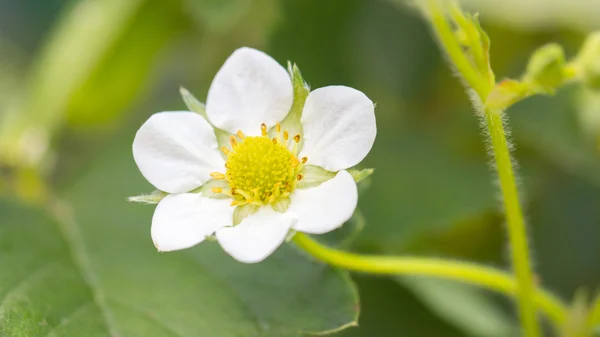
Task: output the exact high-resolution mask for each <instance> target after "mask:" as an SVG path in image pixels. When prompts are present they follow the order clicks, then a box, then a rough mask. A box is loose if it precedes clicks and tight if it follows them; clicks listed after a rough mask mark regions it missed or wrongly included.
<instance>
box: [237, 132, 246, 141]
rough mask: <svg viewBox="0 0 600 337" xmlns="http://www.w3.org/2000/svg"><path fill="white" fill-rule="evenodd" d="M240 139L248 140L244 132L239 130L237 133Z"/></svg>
mask: <svg viewBox="0 0 600 337" xmlns="http://www.w3.org/2000/svg"><path fill="white" fill-rule="evenodd" d="M235 134H236V135H237V136H238V137H240V138H241V139H244V138H246V135H245V134H244V133H243V132H242V130H238V132H236V133H235Z"/></svg>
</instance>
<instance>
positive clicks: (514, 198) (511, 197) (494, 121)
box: [485, 109, 540, 337]
mask: <svg viewBox="0 0 600 337" xmlns="http://www.w3.org/2000/svg"><path fill="white" fill-rule="evenodd" d="M485 122H486V126H487V129H488V132H489V134H490V138H491V145H492V152H493V155H494V160H495V163H496V172H497V174H498V180H499V183H500V189H501V191H502V198H503V200H504V212H505V215H506V223H507V227H508V237H509V239H510V243H511V249H512V266H513V269H514V273H515V276H516V279H517V294H518V300H519V308H520V316H521V322H522V324H523V330H524V333H525V336H532V337H533V336H539V335H540V331H539V326H538V322H537V319H536V315H535V307H534V303H533V300H532V298H533V295H534V293H535V283H534V279H533V272H532V270H531V261H530V260H529V244H528V242H527V231H526V228H525V221H524V220H523V212H522V211H521V204H520V202H519V192H518V190H517V183H516V181H515V173H514V170H513V165H512V161H511V158H510V150H509V145H508V140H507V139H506V133H505V131H504V125H503V122H502V111H499V110H490V109H486V110H485Z"/></svg>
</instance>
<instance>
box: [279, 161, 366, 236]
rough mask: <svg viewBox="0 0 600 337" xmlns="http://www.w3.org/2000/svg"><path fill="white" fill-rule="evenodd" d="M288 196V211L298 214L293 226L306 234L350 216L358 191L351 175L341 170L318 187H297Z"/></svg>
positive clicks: (322, 230) (327, 228)
mask: <svg viewBox="0 0 600 337" xmlns="http://www.w3.org/2000/svg"><path fill="white" fill-rule="evenodd" d="M291 199H292V203H291V205H290V208H289V209H288V212H290V213H294V214H295V215H296V216H297V217H298V221H297V222H296V224H295V225H294V229H295V230H297V231H299V232H304V233H309V234H323V233H327V232H329V231H332V230H334V229H336V228H338V227H340V226H341V225H343V224H344V222H346V221H347V220H348V219H350V217H351V216H352V213H354V210H355V209H356V204H357V202H358V190H357V188H356V183H355V182H354V179H353V178H352V175H351V174H350V173H348V172H347V171H340V172H338V174H337V175H336V176H335V177H334V178H332V179H330V180H327V181H326V182H324V183H322V184H321V185H319V186H317V187H313V188H308V189H297V190H296V191H294V193H293V194H292V195H291Z"/></svg>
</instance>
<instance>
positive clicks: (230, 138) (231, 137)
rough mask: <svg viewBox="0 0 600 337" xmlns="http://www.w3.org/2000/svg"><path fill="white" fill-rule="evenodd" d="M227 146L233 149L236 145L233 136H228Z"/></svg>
mask: <svg viewBox="0 0 600 337" xmlns="http://www.w3.org/2000/svg"><path fill="white" fill-rule="evenodd" d="M229 144H231V147H235V146H236V145H237V139H235V136H234V135H231V136H229Z"/></svg>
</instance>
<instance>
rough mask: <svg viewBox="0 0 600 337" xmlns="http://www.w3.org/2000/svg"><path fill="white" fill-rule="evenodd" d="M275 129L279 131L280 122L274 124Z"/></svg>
mask: <svg viewBox="0 0 600 337" xmlns="http://www.w3.org/2000/svg"><path fill="white" fill-rule="evenodd" d="M275 130H277V132H281V124H279V122H277V124H275Z"/></svg>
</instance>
